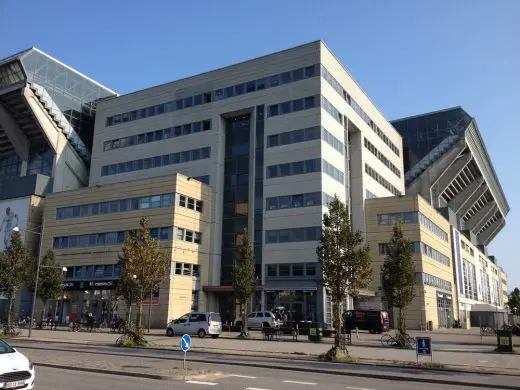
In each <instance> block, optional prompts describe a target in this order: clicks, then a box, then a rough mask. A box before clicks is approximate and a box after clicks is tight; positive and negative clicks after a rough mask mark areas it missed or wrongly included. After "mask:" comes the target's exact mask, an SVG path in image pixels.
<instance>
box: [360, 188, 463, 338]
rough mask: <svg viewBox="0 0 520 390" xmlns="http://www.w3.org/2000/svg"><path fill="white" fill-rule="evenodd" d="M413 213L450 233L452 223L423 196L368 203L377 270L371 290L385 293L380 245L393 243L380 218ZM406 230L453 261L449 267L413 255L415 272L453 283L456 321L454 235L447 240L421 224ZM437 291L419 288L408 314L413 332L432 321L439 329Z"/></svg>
mask: <svg viewBox="0 0 520 390" xmlns="http://www.w3.org/2000/svg"><path fill="white" fill-rule="evenodd" d="M411 211H415V212H420V213H422V214H423V215H424V216H426V217H427V218H429V219H430V220H431V221H432V222H434V223H435V224H436V225H437V226H438V227H440V228H441V229H442V230H444V231H445V232H446V233H449V229H450V227H449V223H448V221H447V220H445V219H444V218H443V217H442V215H440V214H439V213H438V212H437V211H436V210H435V209H434V208H432V207H431V206H430V205H429V204H428V203H427V202H426V201H425V200H424V199H423V198H422V197H420V196H413V195H410V196H402V197H388V198H379V199H370V200H366V226H367V242H368V243H369V245H370V252H371V257H372V270H373V280H372V283H371V286H370V287H371V288H372V289H374V290H375V291H378V294H379V295H382V294H383V290H382V280H381V267H382V265H383V263H384V261H385V255H381V254H380V253H379V244H380V243H388V242H389V241H390V238H391V236H392V229H393V226H391V225H379V223H378V215H379V214H391V213H400V212H411ZM402 227H403V233H404V235H405V237H407V238H408V239H409V240H410V241H412V242H413V241H420V242H423V243H424V244H426V245H428V246H430V247H431V248H433V249H435V250H437V251H438V252H440V253H442V254H443V255H445V256H447V257H448V258H449V259H450V265H449V266H446V265H444V264H442V263H440V262H438V261H436V260H434V259H432V258H430V257H428V256H426V255H422V254H421V253H413V259H414V263H415V272H424V273H428V274H430V275H433V276H436V277H438V278H440V279H443V280H446V281H449V282H451V284H452V289H451V291H450V292H449V293H451V295H452V309H453V317H452V319H455V318H456V316H457V312H456V302H455V299H456V296H455V294H454V293H455V285H454V279H453V266H454V265H453V261H452V254H451V241H450V239H451V238H450V235H449V234H448V241H444V240H443V239H441V238H440V237H438V236H437V235H435V234H433V233H432V232H431V231H430V230H428V229H427V228H426V227H425V226H423V225H421V224H420V223H414V224H403V225H402ZM436 290H437V288H436V287H433V286H429V285H424V286H423V285H417V286H416V288H415V292H416V296H415V298H414V300H413V302H412V304H411V305H410V306H409V308H408V312H407V324H408V327H409V328H410V329H418V328H420V327H421V326H424V325H425V324H426V323H427V322H428V321H432V323H433V327H434V328H437V327H438V326H439V322H438V315H437V296H436Z"/></svg>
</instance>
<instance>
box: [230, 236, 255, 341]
mask: <svg viewBox="0 0 520 390" xmlns="http://www.w3.org/2000/svg"><path fill="white" fill-rule="evenodd" d="M255 289H256V276H255V255H254V251H253V246H252V245H251V239H250V238H249V235H248V234H247V230H246V229H244V231H243V232H242V233H240V234H239V235H238V237H237V245H236V259H235V264H234V266H233V291H234V293H235V299H236V300H237V302H238V304H239V306H240V311H241V313H242V336H244V335H246V334H247V317H246V314H247V313H246V307H247V301H248V300H249V299H250V298H251V297H252V296H253V294H254V293H255Z"/></svg>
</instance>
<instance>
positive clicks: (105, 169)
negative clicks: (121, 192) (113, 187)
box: [101, 146, 211, 176]
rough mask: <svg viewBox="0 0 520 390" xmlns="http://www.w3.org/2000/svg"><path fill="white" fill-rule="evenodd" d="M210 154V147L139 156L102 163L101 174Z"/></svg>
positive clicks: (177, 161)
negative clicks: (138, 157)
mask: <svg viewBox="0 0 520 390" xmlns="http://www.w3.org/2000/svg"><path fill="white" fill-rule="evenodd" d="M210 156H211V148H210V147H209V146H207V147H205V148H199V149H193V150H185V151H183V152H177V153H171V154H165V155H162V156H155V157H148V158H141V159H138V160H132V161H127V162H122V163H118V164H110V165H104V166H102V167H101V176H109V175H117V174H120V173H126V172H133V171H139V170H142V169H151V168H159V167H164V166H167V165H175V164H182V163H186V162H190V161H197V160H203V159H206V158H209V157H210Z"/></svg>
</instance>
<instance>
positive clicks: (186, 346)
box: [181, 334, 191, 369]
mask: <svg viewBox="0 0 520 390" xmlns="http://www.w3.org/2000/svg"><path fill="white" fill-rule="evenodd" d="M190 348H191V337H190V335H188V334H185V335H184V336H182V338H181V349H182V351H183V352H184V363H183V365H182V366H183V368H184V369H186V353H187V352H188V351H189V350H190Z"/></svg>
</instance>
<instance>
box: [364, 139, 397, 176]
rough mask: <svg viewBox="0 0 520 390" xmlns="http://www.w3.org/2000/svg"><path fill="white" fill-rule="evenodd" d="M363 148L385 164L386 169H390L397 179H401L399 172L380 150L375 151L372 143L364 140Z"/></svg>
mask: <svg viewBox="0 0 520 390" xmlns="http://www.w3.org/2000/svg"><path fill="white" fill-rule="evenodd" d="M365 148H367V149H368V150H370V152H371V153H372V154H373V155H374V156H376V157H377V158H378V159H379V161H381V162H382V163H383V164H385V165H386V166H387V168H388V169H390V170H391V171H392V172H393V173H394V174H395V175H396V176H397V177H399V178H400V177H401V171H400V170H399V169H398V168H397V167H396V166H395V165H394V164H392V163H391V162H390V160H388V159H387V158H386V156H385V155H384V154H383V153H381V151H380V150H377V148H376V147H375V146H374V145H373V144H372V142H370V141H369V140H368V139H366V138H365Z"/></svg>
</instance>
